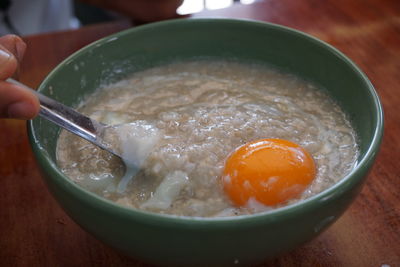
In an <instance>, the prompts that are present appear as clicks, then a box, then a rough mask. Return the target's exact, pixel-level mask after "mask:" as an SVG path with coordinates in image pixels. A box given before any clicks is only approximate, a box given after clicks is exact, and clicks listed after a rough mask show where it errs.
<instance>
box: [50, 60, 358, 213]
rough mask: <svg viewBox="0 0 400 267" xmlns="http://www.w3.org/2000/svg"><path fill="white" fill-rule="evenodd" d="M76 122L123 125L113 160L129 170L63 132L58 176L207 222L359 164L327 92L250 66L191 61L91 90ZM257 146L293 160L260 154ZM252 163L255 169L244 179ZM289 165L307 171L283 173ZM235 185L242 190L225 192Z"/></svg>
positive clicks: (255, 208)
mask: <svg viewBox="0 0 400 267" xmlns="http://www.w3.org/2000/svg"><path fill="white" fill-rule="evenodd" d="M78 110H79V111H81V112H83V113H84V114H86V115H88V116H90V117H92V118H94V119H96V120H99V121H101V122H103V123H106V124H110V125H119V124H124V123H129V124H128V125H127V127H125V128H124V126H122V128H121V129H122V130H124V132H123V134H121V135H120V137H121V138H122V139H124V138H125V139H124V142H125V143H124V145H123V146H122V148H121V149H122V150H124V149H126V150H127V151H128V152H129V153H127V154H125V155H129V156H130V157H132V159H131V163H132V162H133V164H134V166H138V168H131V167H126V164H124V163H123V162H122V161H121V160H120V159H119V158H118V157H115V156H113V155H111V154H109V153H108V152H105V151H103V150H101V149H99V148H97V147H96V146H94V145H92V144H91V143H88V142H86V141H84V140H82V139H81V138H79V137H76V136H74V135H72V134H70V133H68V132H66V131H62V132H61V134H60V137H59V140H58V143H57V160H58V164H59V166H60V168H61V170H62V172H63V173H65V174H66V175H67V176H68V177H70V179H72V180H73V181H74V182H76V183H78V184H79V185H81V186H82V187H84V188H86V189H87V190H90V191H92V192H94V193H96V194H98V195H100V196H102V197H104V198H107V199H109V200H111V201H114V202H116V203H119V204H121V205H124V206H127V207H133V208H136V209H141V210H146V211H150V212H157V213H165V214H175V215H184V216H201V217H215V216H236V215H245V214H252V213H256V212H262V211H267V210H270V209H274V208H278V207H281V206H283V205H288V204H291V203H294V202H296V201H301V200H302V199H305V198H308V197H310V196H312V195H315V194H317V193H319V192H321V191H323V190H325V189H326V188H328V187H330V186H331V185H333V184H334V183H336V182H338V181H339V180H340V179H342V178H343V177H344V176H345V175H346V174H347V173H349V172H350V170H351V169H352V168H353V167H354V166H355V164H356V159H357V155H358V148H357V144H356V136H355V132H354V130H353V129H352V127H351V125H350V123H349V121H348V119H347V118H346V115H345V114H344V112H343V111H342V110H341V108H340V107H339V105H338V104H337V103H335V102H334V101H332V99H331V98H330V97H329V96H328V95H327V94H326V93H325V92H324V90H322V89H320V88H317V86H316V85H314V84H312V83H310V82H308V81H305V80H303V79H301V78H299V77H296V76H294V75H292V74H287V73H283V72H281V71H279V70H276V69H273V68H270V67H266V66H263V65H258V64H255V63H251V64H250V63H239V62H234V61H216V60H193V61H188V62H176V63H170V64H167V65H163V66H159V67H154V68H151V69H146V70H144V71H140V72H136V73H134V74H133V75H132V76H130V77H128V78H126V79H124V80H122V81H120V82H118V83H115V84H112V85H107V86H103V87H102V88H99V89H98V90H97V91H96V92H95V93H94V94H92V95H90V96H89V97H87V98H86V99H85V100H84V101H83V102H82V103H81V104H80V105H79V107H78ZM127 137H129V138H127ZM127 141H128V143H127ZM246 144H247V145H246ZM266 145H267V146H268V147H269V148H271V147H272V148H273V149H275V148H280V147H284V150H285V153H289V154H290V156H286V154H282V153H281V152H279V151H278V152H277V153H275V152H274V153H275V154H274V153H272V154H271V153H269V152H268V153H264V152H262V153H261V154H260V153H259V151H261V150H260V149H261V148H262V147H265V146H266ZM298 149H301V151H300V150H298ZM257 153H259V154H258V156H257V155H256V154H257ZM263 153H264V154H263ZM250 154H252V155H253V154H254V155H256V158H251V159H250V161H251V164H250V165H249V166H250V167H249V166H247V167H249V168H247V169H246V168H245V167H246V166H245V167H243V166H244V165H245V164H244V163H246V162H245V161H246V160H244V158H245V157H247V156H248V155H250ZM289 154H288V155H289ZM238 155H239V156H238ZM275 155H278V156H275ZM299 155H300V156H299ZM257 157H258V158H257ZM228 159H229V160H228ZM293 160H297V162H299V164H303V165H304V164H306V165H307V166H306V167H305V168H303V167H304V166H300V169H296V168H295V167H293V168H292V166H294V165H296V164H297V163H293V162H294V161H293ZM286 161H287V162H286ZM292 161H293V162H292ZM285 162H286V163H285ZM271 164H272V167H270V165H271ZM128 165H129V164H128ZM282 166H284V167H282ZM270 168H272V169H279V168H281V169H282V168H283V169H284V170H283V172H284V173H285V174H284V175H288V177H289V178H287V179H286V178H285V179H283V178H282V179H280V177H279V175H277V174H274V173H273V170H272V171H271V172H270V170H269V169H270ZM243 173H244V174H243ZM242 174H243V175H244V176H246V175H247V176H246V177H247V178H246V177H245V178H243V177H244V176H243V175H242ZM241 175H242V176H241ZM256 176H257V177H258V178H255V177H256ZM235 177H236V178H237V177H241V179H242V178H243V179H242V180H240V181H239V182H238V181H236V182H235V184H236V185H235V186H236V187H232V186H233V184H234V182H233V181H232V179H234V178H235ZM282 177H284V176H282ZM302 177H305V178H302ZM246 179H249V180H246ZM252 179H256V180H254V181H253V180H252ZM257 179H258V180H257ZM279 179H280V180H279ZM290 179H292V180H291V181H292V182H287V181H289V180H290ZM303 180H304V181H306V182H304V183H302V181H303ZM293 181H294V182H293ZM296 181H300V182H299V184H296V183H297V182H296ZM293 183H294V184H293ZM300 183H302V184H301V186H300ZM274 185H279V186H278V187H279V188H280V189H276V188H278V187H276V188H275V189H274ZM274 190H278V191H279V190H280V191H279V192H274ZM244 191H245V193H243V192H244ZM289 191H290V192H296V194H288V192H289ZM274 194H275V195H274ZM283 195H285V196H286V197H282V196H283ZM263 196H266V197H265V198H264V197H263ZM269 196H273V197H269ZM288 196H289V197H288ZM271 199H272V200H271ZM270 200H271V201H270ZM275 200H276V201H275Z"/></svg>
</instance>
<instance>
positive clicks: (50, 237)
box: [0, 0, 400, 267]
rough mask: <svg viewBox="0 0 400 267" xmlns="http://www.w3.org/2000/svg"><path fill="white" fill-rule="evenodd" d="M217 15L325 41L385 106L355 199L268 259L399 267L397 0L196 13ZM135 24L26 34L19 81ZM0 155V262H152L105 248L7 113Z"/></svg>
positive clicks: (295, 2)
mask: <svg viewBox="0 0 400 267" xmlns="http://www.w3.org/2000/svg"><path fill="white" fill-rule="evenodd" d="M210 16H223V17H235V18H248V19H257V20H263V21H269V22H274V23H279V24H283V25H286V26H290V27H293V28H296V29H299V30H302V31H305V32H307V33H309V34H312V35H314V36H316V37H318V38H320V39H322V40H324V41H327V42H328V43H330V44H332V45H334V46H336V47H337V48H339V49H340V50H341V51H343V52H344V53H345V54H347V55H348V56H349V57H350V58H351V59H353V60H354V61H355V62H356V63H357V64H358V65H359V66H360V67H361V68H362V69H363V70H364V71H365V72H366V74H367V75H368V76H369V78H370V79H371V81H372V82H373V84H374V85H375V86H376V89H377V91H378V93H379V95H380V97H381V100H382V103H383V106H384V108H385V137H384V141H383V146H382V149H381V152H380V154H379V156H378V159H377V162H376V164H375V166H374V168H373V170H372V172H371V174H370V176H369V178H368V180H367V182H366V185H365V186H364V188H363V191H362V192H361V195H360V196H359V197H358V198H357V200H356V201H355V202H354V204H352V206H351V207H350V208H349V209H348V210H347V211H346V213H345V214H344V215H343V216H342V217H341V218H340V219H339V220H338V221H337V222H336V223H334V225H333V226H331V227H330V228H329V229H328V230H327V231H325V232H324V233H322V234H321V235H320V236H319V237H318V238H316V239H314V240H313V241H311V242H309V243H307V244H305V245H303V246H302V247H299V248H297V249H295V250H293V251H292V252H289V253H287V254H284V255H282V256H281V257H279V258H277V259H275V260H272V261H268V262H265V263H264V264H262V266H374V267H380V266H386V265H389V266H391V267H395V266H400V164H399V162H398V160H399V159H400V145H399V144H400V143H399V140H400V137H399V136H400V112H398V109H399V107H398V105H399V104H400V1H399V0H325V1H321V0H268V1H264V2H257V3H255V4H252V5H248V6H242V5H235V6H233V7H231V8H228V9H225V10H219V11H207V12H203V13H200V14H196V15H194V17H210ZM130 26H131V25H130V23H128V22H123V21H122V22H114V23H110V24H102V25H94V26H89V27H85V28H81V29H79V30H75V31H67V32H60V33H52V34H44V35H37V36H29V37H26V38H25V40H26V42H27V43H28V46H29V48H28V52H27V55H26V58H25V61H24V62H23V64H22V67H21V73H20V78H21V80H22V82H25V83H26V84H28V85H30V86H37V85H38V84H39V82H40V81H41V80H42V79H43V78H44V76H45V75H46V74H47V73H48V72H49V71H50V70H51V69H52V68H53V67H54V66H55V65H56V64H58V63H59V62H60V61H61V60H62V59H64V58H65V57H66V56H68V55H69V54H71V53H72V52H74V51H76V50H77V49H79V48H81V47H82V46H84V45H86V44H88V43H89V42H92V41H94V40H96V39H98V38H100V37H102V36H105V35H108V34H110V33H112V32H116V31H119V30H122V29H125V28H128V27H130ZM360 104H362V103H360ZM0 162H1V163H0V181H1V189H0V190H1V194H0V207H1V208H0V265H1V266H147V265H145V264H143V263H140V262H137V261H135V260H132V259H129V258H127V257H125V256H122V255H120V254H119V253H117V252H115V251H114V250H113V249H110V248H109V247H107V246H105V245H103V244H102V243H100V242H99V241H97V240H96V239H94V238H93V237H91V236H90V235H88V234H87V233H86V232H84V231H83V230H82V229H80V228H79V227H78V226H77V225H76V224H75V223H74V222H73V221H71V220H70V219H69V218H68V217H67V216H66V214H65V213H64V212H63V211H62V210H61V209H60V208H59V206H58V205H57V203H56V202H55V201H54V200H53V198H52V197H51V195H50V194H49V192H48V191H47V189H46V187H45V185H44V183H43V182H42V180H41V178H40V175H39V173H38V169H37V166H36V164H35V162H34V159H33V156H32V152H31V149H30V147H29V144H28V140H27V135H26V127H25V122H23V121H17V120H0Z"/></svg>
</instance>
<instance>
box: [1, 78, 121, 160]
mask: <svg viewBox="0 0 400 267" xmlns="http://www.w3.org/2000/svg"><path fill="white" fill-rule="evenodd" d="M7 82H10V83H13V84H16V85H18V86H21V87H23V88H25V89H27V90H30V91H31V92H33V93H34V94H35V95H36V96H37V97H38V98H39V102H40V111H39V115H40V116H41V117H43V118H45V119H47V120H49V121H51V122H53V123H55V124H56V125H58V126H60V127H62V128H64V129H66V130H68V131H70V132H72V133H73V134H76V135H78V136H80V137H82V138H84V139H86V140H88V141H89V142H92V143H94V144H95V145H97V146H100V147H101V148H103V149H106V150H108V151H110V148H109V147H107V146H106V145H105V144H104V143H103V142H102V138H101V133H102V131H103V129H104V127H105V125H103V124H101V123H100V122H98V121H96V120H93V119H91V118H89V117H86V116H85V115H83V114H81V113H79V112H77V111H76V110H74V109H72V108H70V107H68V106H65V105H64V104H61V103H60V102H57V101H55V100H54V99H51V98H49V97H47V96H45V95H43V94H41V93H39V92H37V91H36V90H33V89H32V88H29V87H28V86H26V85H24V84H22V83H20V82H18V81H16V80H14V79H11V78H9V79H7ZM110 152H111V153H113V154H116V155H117V156H119V155H118V154H117V153H115V152H114V151H110Z"/></svg>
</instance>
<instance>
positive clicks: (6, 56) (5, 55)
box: [0, 49, 11, 69]
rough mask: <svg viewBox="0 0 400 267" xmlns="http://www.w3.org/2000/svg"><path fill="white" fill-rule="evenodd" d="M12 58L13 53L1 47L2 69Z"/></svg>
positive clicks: (0, 62) (0, 65) (0, 61)
mask: <svg viewBox="0 0 400 267" xmlns="http://www.w3.org/2000/svg"><path fill="white" fill-rule="evenodd" d="M10 58H11V55H10V54H9V53H8V52H6V51H4V50H2V49H0V69H2V67H3V64H5V63H6V62H7V61H9V60H10Z"/></svg>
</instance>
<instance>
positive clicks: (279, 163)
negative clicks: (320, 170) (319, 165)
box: [222, 139, 316, 206]
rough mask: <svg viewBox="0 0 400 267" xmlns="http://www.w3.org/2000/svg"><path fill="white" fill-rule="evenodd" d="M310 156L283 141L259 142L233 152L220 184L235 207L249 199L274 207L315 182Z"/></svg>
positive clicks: (301, 149) (263, 140) (292, 144)
mask: <svg viewBox="0 0 400 267" xmlns="http://www.w3.org/2000/svg"><path fill="white" fill-rule="evenodd" d="M315 175H316V168H315V164H314V160H313V158H312V157H311V155H310V154H309V153H308V152H307V151H306V150H305V149H304V148H302V147H301V146H299V145H297V144H295V143H293V142H290V141H287V140H282V139H262V140H257V141H253V142H250V143H247V144H245V145H243V146H241V147H239V148H238V149H237V150H236V151H234V152H233V153H232V154H231V155H230V156H229V158H228V159H227V161H226V163H225V168H224V171H223V175H222V183H223V187H224V190H225V192H226V193H227V195H228V196H229V198H230V199H231V200H232V201H233V203H234V204H235V205H236V206H245V205H246V204H247V203H248V201H249V199H251V198H253V199H254V200H256V201H258V202H259V203H262V204H264V205H268V206H273V205H277V204H280V203H284V202H287V201H288V200H290V199H292V198H296V197H298V196H299V195H300V194H301V193H302V192H303V191H304V190H305V189H306V188H307V186H308V185H309V184H310V183H311V181H312V180H313V179H314V178H315Z"/></svg>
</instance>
